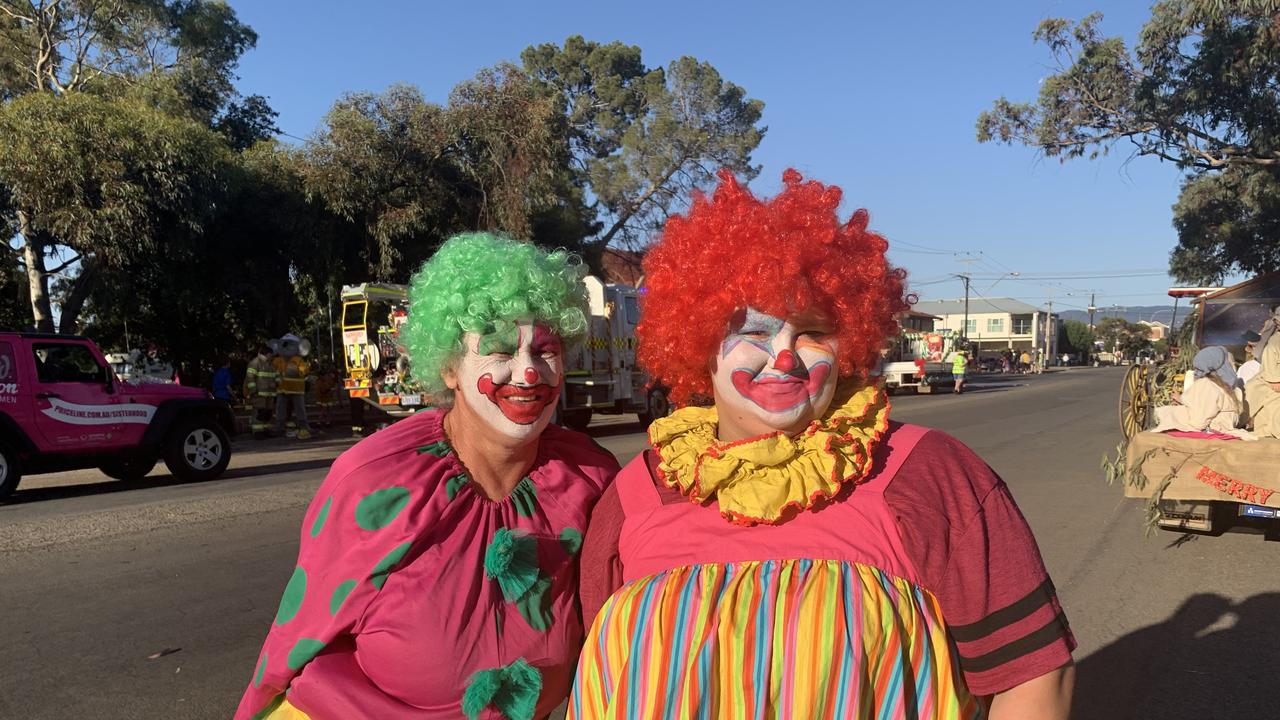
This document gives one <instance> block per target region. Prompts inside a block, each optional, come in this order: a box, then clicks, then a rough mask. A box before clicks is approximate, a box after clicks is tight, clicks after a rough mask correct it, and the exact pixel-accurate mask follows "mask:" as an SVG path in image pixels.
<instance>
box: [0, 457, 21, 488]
mask: <svg viewBox="0 0 1280 720" xmlns="http://www.w3.org/2000/svg"><path fill="white" fill-rule="evenodd" d="M21 479H22V465H21V464H20V463H19V462H18V454H17V453H15V452H14V451H13V449H12V448H10V447H9V446H8V445H5V444H3V443H0V500H3V499H5V498H7V497H9V496H10V495H12V494H13V491H14V490H17V489H18V481H19V480H21Z"/></svg>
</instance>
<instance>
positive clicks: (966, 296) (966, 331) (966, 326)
mask: <svg viewBox="0 0 1280 720" xmlns="http://www.w3.org/2000/svg"><path fill="white" fill-rule="evenodd" d="M956 277H958V278H960V279H961V280H963V281H964V325H962V326H960V327H961V329H960V337H961V338H963V339H964V341H965V344H966V345H967V344H968V341H969V276H968V275H957V276H956ZM966 349H967V348H966Z"/></svg>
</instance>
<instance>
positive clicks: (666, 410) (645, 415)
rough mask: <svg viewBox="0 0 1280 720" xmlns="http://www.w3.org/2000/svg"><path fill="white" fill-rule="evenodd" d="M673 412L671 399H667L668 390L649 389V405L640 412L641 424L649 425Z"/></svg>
mask: <svg viewBox="0 0 1280 720" xmlns="http://www.w3.org/2000/svg"><path fill="white" fill-rule="evenodd" d="M670 414H671V401H670V400H668V399H667V391H666V390H663V389H662V388H654V389H653V390H650V391H649V407H648V408H646V409H645V412H642V413H640V424H641V425H644V426H646V427H647V426H648V425H649V423H651V422H653V421H654V420H660V419H662V418H664V417H666V416H668V415H670Z"/></svg>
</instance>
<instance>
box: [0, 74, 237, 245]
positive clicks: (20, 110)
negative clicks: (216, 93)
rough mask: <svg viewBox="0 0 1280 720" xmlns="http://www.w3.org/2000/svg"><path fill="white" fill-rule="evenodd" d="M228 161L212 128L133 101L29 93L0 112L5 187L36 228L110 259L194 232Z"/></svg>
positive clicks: (205, 215) (1, 170) (0, 158)
mask: <svg viewBox="0 0 1280 720" xmlns="http://www.w3.org/2000/svg"><path fill="white" fill-rule="evenodd" d="M229 160H230V156H229V154H228V153H227V152H226V148H225V146H224V145H223V143H222V142H221V140H220V139H219V138H218V137H217V136H216V135H215V134H214V133H213V132H212V131H210V130H209V129H208V128H205V127H203V126H201V125H198V124H196V123H193V122H190V121H188V120H185V119H182V118H177V117H174V116H171V115H168V114H165V113H163V112H159V111H156V110H154V109H152V108H150V107H147V106H146V105H143V104H140V103H136V102H131V101H129V100H112V99H107V98H102V97H99V96H96V95H91V94H88V93H76V94H72V95H68V96H66V97H57V96H54V95H50V94H47V93H31V94H27V95H24V96H22V97H19V98H17V99H15V100H12V101H10V102H8V103H5V104H4V105H3V106H0V184H3V185H5V186H6V187H8V188H10V191H11V200H10V202H11V203H12V204H13V206H14V207H15V208H17V209H18V210H20V211H23V212H25V213H27V214H28V215H29V216H30V217H31V218H32V220H31V227H32V229H33V230H36V231H39V232H43V233H47V234H49V235H50V236H52V237H54V238H57V239H58V241H59V242H60V243H61V244H65V245H67V246H70V247H72V248H74V249H75V250H76V251H78V252H82V253H85V252H91V253H94V254H95V255H97V256H99V257H101V258H102V259H103V260H105V261H107V262H118V261H120V260H121V259H123V258H124V257H126V256H127V255H129V254H130V253H134V252H138V251H149V250H152V249H154V242H155V241H156V234H157V231H158V229H159V228H160V227H161V224H162V222H163V220H162V217H163V216H169V217H171V218H173V219H174V220H176V221H177V222H180V223H182V224H185V225H188V226H189V227H191V228H193V229H198V228H199V227H200V225H201V224H202V223H203V222H204V221H205V220H206V219H207V218H208V216H209V212H210V210H211V208H210V205H209V202H208V198H209V197H210V196H211V195H214V194H216V193H217V191H218V189H219V187H220V185H221V183H222V175H223V167H224V166H225V165H226V163H227V162H228V161H229Z"/></svg>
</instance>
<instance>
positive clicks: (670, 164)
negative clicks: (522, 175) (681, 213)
mask: <svg viewBox="0 0 1280 720" xmlns="http://www.w3.org/2000/svg"><path fill="white" fill-rule="evenodd" d="M521 60H522V61H523V64H524V69H525V71H526V72H527V73H529V75H530V76H531V77H533V78H534V79H536V80H537V81H538V82H539V83H541V84H542V86H543V87H544V89H545V90H546V91H547V92H549V93H552V94H553V96H554V97H556V98H557V100H558V102H559V103H560V106H561V107H562V108H563V112H564V125H563V132H564V134H565V136H566V138H567V140H568V144H569V149H570V152H571V153H572V157H573V162H572V164H571V165H570V169H571V171H572V173H573V178H574V183H575V184H576V185H577V186H578V187H581V188H585V189H588V190H589V191H590V194H591V196H592V197H593V198H594V200H595V207H594V210H595V214H596V217H597V218H598V219H599V221H600V222H601V223H602V224H601V232H600V233H599V234H598V235H597V236H596V237H595V238H594V239H593V240H592V241H591V242H590V243H589V246H588V248H587V251H588V252H587V254H588V259H589V260H592V261H593V262H594V261H596V260H597V259H598V256H599V254H600V253H602V252H603V250H604V248H605V247H606V246H608V245H609V243H611V242H613V241H615V240H622V241H625V242H628V243H630V244H640V243H642V242H644V241H646V240H647V239H648V238H649V237H650V236H651V234H652V233H653V232H655V231H657V230H659V229H660V228H661V227H662V225H663V223H664V222H665V220H666V217H667V216H668V215H669V214H670V213H671V212H674V211H676V210H678V209H679V208H680V207H681V206H682V204H683V203H685V202H686V201H687V199H688V197H689V195H690V192H691V191H692V190H693V189H695V188H706V187H708V186H709V185H710V184H712V183H714V180H715V178H714V173H715V171H717V170H719V169H720V168H727V169H729V170H731V171H733V172H734V173H736V174H738V175H739V176H740V177H742V178H743V179H745V180H750V179H751V178H753V177H755V175H756V173H757V172H759V168H758V167H757V166H754V165H752V164H751V153H752V152H754V151H755V149H756V147H757V146H758V145H759V144H760V141H761V140H762V139H763V138H764V133H765V128H764V126H762V125H760V119H761V116H762V113H763V110H764V103H762V102H761V101H759V100H755V99H751V98H748V97H747V94H746V91H745V90H744V89H743V88H741V87H739V86H737V85H735V84H733V83H731V82H728V81H726V80H725V79H724V78H723V77H721V75H720V73H719V72H718V71H717V70H716V69H715V68H714V67H713V66H711V64H710V63H706V62H701V61H699V60H697V59H695V58H692V57H682V58H680V59H678V60H676V61H675V62H673V63H672V64H671V65H670V66H669V67H668V68H667V69H666V70H665V71H664V70H663V69H661V68H652V69H651V68H648V67H646V66H645V64H644V62H643V61H642V58H641V54H640V48H638V47H635V46H628V45H623V44H622V43H617V42H614V43H609V44H600V43H596V42H591V41H587V40H584V39H583V38H582V37H581V36H572V37H570V38H568V39H567V40H565V42H564V45H563V46H556V45H555V44H551V43H547V44H543V45H535V46H532V47H529V48H527V49H526V50H525V51H524V53H523V54H522V55H521Z"/></svg>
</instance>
